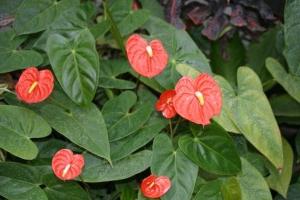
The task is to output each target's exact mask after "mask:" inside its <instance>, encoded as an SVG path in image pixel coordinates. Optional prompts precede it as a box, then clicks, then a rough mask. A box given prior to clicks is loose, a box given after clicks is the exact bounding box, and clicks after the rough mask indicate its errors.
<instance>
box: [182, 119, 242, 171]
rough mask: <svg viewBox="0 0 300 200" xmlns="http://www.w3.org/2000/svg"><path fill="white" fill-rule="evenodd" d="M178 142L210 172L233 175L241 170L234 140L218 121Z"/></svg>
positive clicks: (193, 158)
mask: <svg viewBox="0 0 300 200" xmlns="http://www.w3.org/2000/svg"><path fill="white" fill-rule="evenodd" d="M178 143H179V147H180V149H181V150H182V151H183V152H184V154H185V155H186V156H187V157H188V158H189V159H191V160H192V161H193V162H194V163H196V164H197V165H198V166H200V167H201V168H203V169H204V170H206V171H208V172H210V173H215V174H220V175H231V174H237V173H238V172H239V171H240V170H241V161H240V158H239V155H238V153H237V151H236V149H235V146H234V143H233V140H232V139H231V137H230V136H229V135H228V134H227V133H226V131H225V130H224V129H223V128H222V127H221V126H219V125H218V124H216V123H214V124H211V125H210V126H207V127H205V128H204V129H203V130H202V131H200V133H198V135H197V136H193V137H192V136H190V135H185V136H182V137H180V139H179V142H178Z"/></svg>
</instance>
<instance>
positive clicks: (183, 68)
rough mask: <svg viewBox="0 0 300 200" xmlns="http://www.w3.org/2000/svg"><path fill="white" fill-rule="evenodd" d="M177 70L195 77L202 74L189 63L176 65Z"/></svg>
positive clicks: (182, 74) (181, 73)
mask: <svg viewBox="0 0 300 200" xmlns="http://www.w3.org/2000/svg"><path fill="white" fill-rule="evenodd" d="M176 70H177V72H178V73H179V74H180V75H181V76H188V77H191V78H194V79H195V78H196V77H197V76H199V75H200V72H199V71H197V70H195V69H194V68H193V67H191V66H189V65H187V64H178V65H176Z"/></svg>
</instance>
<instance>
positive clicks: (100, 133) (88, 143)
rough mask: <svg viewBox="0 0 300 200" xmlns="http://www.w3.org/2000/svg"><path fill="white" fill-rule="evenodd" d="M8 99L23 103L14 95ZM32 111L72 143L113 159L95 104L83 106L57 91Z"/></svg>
mask: <svg viewBox="0 0 300 200" xmlns="http://www.w3.org/2000/svg"><path fill="white" fill-rule="evenodd" d="M5 100H6V101H7V102H9V103H10V104H18V103H19V102H18V101H16V99H15V98H12V97H11V96H6V98H5ZM19 104H20V103H19ZM25 106H28V105H25ZM30 109H32V110H34V111H36V112H37V113H39V114H40V115H41V116H42V117H43V118H44V119H45V120H46V121H47V122H48V123H49V124H50V125H51V126H52V127H53V128H54V129H55V130H56V131H57V132H59V133H60V134H62V135H64V136H65V137H66V138H68V139H69V140H70V141H71V142H73V143H75V144H77V145H78V146H80V147H83V148H85V149H86V150H88V151H90V152H91V153H94V154H95V155H97V156H100V157H103V158H105V159H107V160H110V148H109V142H108V134H107V129H106V126H105V122H104V120H103V117H102V114H101V112H100V111H99V109H98V108H97V107H96V106H95V105H94V104H90V105H88V106H85V107H79V106H78V105H76V104H75V103H73V102H72V101H71V100H70V99H69V98H68V97H67V96H66V95H65V94H64V93H62V92H59V91H53V93H52V95H51V97H50V98H48V99H47V100H46V101H44V102H42V103H39V104H36V105H31V106H30Z"/></svg>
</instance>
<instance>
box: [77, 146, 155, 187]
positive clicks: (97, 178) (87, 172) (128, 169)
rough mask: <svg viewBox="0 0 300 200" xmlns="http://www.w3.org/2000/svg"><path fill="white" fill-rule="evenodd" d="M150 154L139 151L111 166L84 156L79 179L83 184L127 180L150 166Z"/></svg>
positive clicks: (87, 155) (97, 159) (105, 162)
mask: <svg viewBox="0 0 300 200" xmlns="http://www.w3.org/2000/svg"><path fill="white" fill-rule="evenodd" d="M151 156H152V152H151V151H148V150H144V151H140V152H138V153H136V154H132V155H130V156H128V157H125V158H123V159H121V160H118V161H113V166H111V165H110V164H109V163H108V162H107V161H105V160H103V159H100V158H98V157H96V156H93V155H91V154H87V153H86V154H84V158H85V168H84V171H83V173H82V174H81V178H82V180H83V181H85V182H107V181H116V180H122V179H126V178H129V177H131V176H134V175H135V174H138V173H140V172H142V171H144V170H146V169H147V168H148V167H149V166H150V162H151Z"/></svg>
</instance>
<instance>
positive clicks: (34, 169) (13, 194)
mask: <svg viewBox="0 0 300 200" xmlns="http://www.w3.org/2000/svg"><path fill="white" fill-rule="evenodd" d="M6 181H7V182H6ZM2 184H5V185H2ZM0 185H1V187H0V195H2V196H4V197H6V198H8V199H16V200H19V199H25V200H26V199H28V200H29V199H30V200H34V199H36V200H44V199H45V200H46V199H48V200H65V199H70V200H88V199H89V196H88V194H87V193H86V191H85V190H84V189H83V188H82V187H80V185H79V184H78V183H76V182H65V181H61V180H59V179H57V178H56V177H55V176H54V174H53V172H52V169H51V168H50V166H30V165H25V164H20V163H13V162H4V163H0ZM40 187H42V188H43V189H41V188H40ZM46 195H47V196H46Z"/></svg>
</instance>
